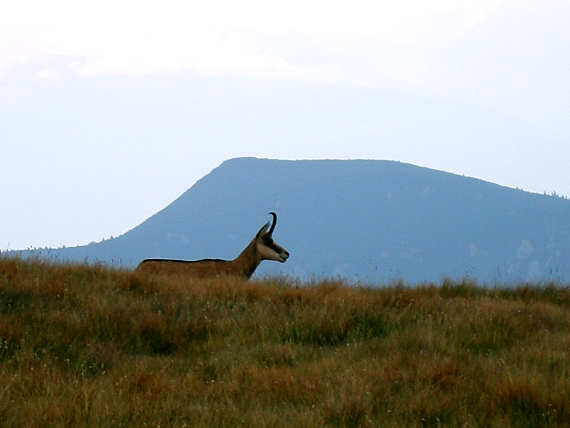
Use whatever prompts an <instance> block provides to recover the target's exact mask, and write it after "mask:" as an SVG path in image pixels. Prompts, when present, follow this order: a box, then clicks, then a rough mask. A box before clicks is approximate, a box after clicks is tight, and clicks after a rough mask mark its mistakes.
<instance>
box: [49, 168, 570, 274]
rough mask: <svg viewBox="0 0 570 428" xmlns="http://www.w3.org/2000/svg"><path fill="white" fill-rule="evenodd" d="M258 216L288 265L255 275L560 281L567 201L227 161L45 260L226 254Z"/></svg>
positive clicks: (568, 232)
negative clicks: (114, 231)
mask: <svg viewBox="0 0 570 428" xmlns="http://www.w3.org/2000/svg"><path fill="white" fill-rule="evenodd" d="M269 211H276V212H277V214H278V215H279V219H278V224H277V228H276V230H275V234H274V237H275V239H276V241H277V242H278V243H279V244H281V245H282V246H284V247H285V248H286V249H287V250H289V252H290V253H291V258H290V259H289V261H288V262H287V263H285V264H283V265H281V264H277V263H272V262H264V263H263V264H262V265H261V267H260V270H259V271H258V272H260V273H261V274H267V273H270V274H276V273H284V274H292V275H296V276H301V277H306V276H312V275H317V276H321V275H322V276H335V275H341V276H344V277H347V278H349V279H360V280H365V281H376V280H379V281H385V280H390V279H393V278H402V279H404V280H405V281H411V282H419V281H439V280H440V279H441V277H442V276H451V277H463V276H466V275H468V276H470V277H472V278H475V279H477V280H479V281H482V282H493V281H499V282H512V281H520V280H529V281H534V280H541V279H554V280H560V279H562V280H564V279H566V280H567V279H570V201H568V200H566V199H562V198H558V197H553V196H546V195H538V194H532V193H527V192H524V191H522V190H515V189H510V188H505V187H501V186H498V185H495V184H491V183H488V182H484V181H481V180H477V179H473V178H468V177H462V176H458V175H454V174H449V173H445V172H440V171H434V170H430V169H427V168H421V167H417V166H413V165H409V164H403V163H399V162H393V161H366V160H349V161H336V160H322V161H280V160H267V159H254V158H239V159H232V160H229V161H226V162H224V163H223V164H222V165H221V166H219V167H218V168H216V169H214V170H213V171H212V172H211V173H210V174H208V175H206V176H205V177H204V178H203V179H201V180H200V181H198V182H197V183H196V184H195V185H194V186H193V187H192V188H190V189H189V190H188V191H186V192H185V193H184V194H183V195H182V196H180V197H179V198H178V199H177V200H175V201H174V202H173V203H172V204H170V205H169V206H167V207H166V208H165V209H163V210H162V211H160V212H158V213H157V214H156V215H154V216H152V217H151V218H149V219H148V220H146V221H145V222H143V223H142V224H141V225H139V226H137V227H136V228H134V229H132V230H131V231H129V232H127V233H125V234H124V235H122V236H120V237H118V238H115V239H111V240H108V241H104V242H101V243H97V244H91V245H88V246H84V247H76V248H66V249H58V250H51V251H50V254H52V255H56V256H57V257H60V258H70V259H76V260H82V259H84V258H86V257H87V258H89V259H99V260H103V261H113V262H115V263H117V262H119V263H121V264H123V265H135V264H136V263H138V262H139V261H140V260H141V259H143V258H148V257H168V258H183V259H199V258H206V257H215V258H228V259H229V258H234V257H235V256H237V254H238V253H239V252H240V251H241V250H242V249H243V248H244V247H245V246H246V245H247V243H248V242H249V240H250V239H251V238H252V237H253V236H254V234H255V233H256V232H257V230H258V229H259V228H260V227H261V226H262V225H263V224H264V223H265V222H266V221H268V220H269V216H268V215H267V212H269Z"/></svg>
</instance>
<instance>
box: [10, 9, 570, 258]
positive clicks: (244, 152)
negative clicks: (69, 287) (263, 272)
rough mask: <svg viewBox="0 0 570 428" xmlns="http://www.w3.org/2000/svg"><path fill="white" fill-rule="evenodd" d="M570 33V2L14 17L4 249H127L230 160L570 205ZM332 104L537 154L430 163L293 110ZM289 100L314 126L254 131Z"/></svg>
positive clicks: (437, 153) (442, 156) (506, 151)
mask: <svg viewBox="0 0 570 428" xmlns="http://www.w3.org/2000/svg"><path fill="white" fill-rule="evenodd" d="M568 22H570V2H568V1H567V0H540V1H538V0H514V1H507V0H455V1H452V0H447V1H445V0H437V1H436V0H426V1H412V0H409V1H408V0H402V1H399V2H394V1H376V2H372V1H351V2H331V1H326V2H325V1H308V0H303V1H287V2H266V1H264V2H261V1H259V2H257V1H240V2H235V1H234V2H230V1H209V2H176V1H160V2H146V3H145V2H142V3H141V2H129V1H120V0H119V1H118V0H113V1H101V0H99V1H96V2H94V1H84V2H77V1H73V2H72V1H54V0H51V1H49V2H45V1H41V2H40V1H26V0H22V1H18V2H9V3H8V4H6V5H4V6H3V7H2V13H1V14H0V114H1V115H2V116H0V127H1V128H0V147H1V148H2V152H1V153H2V157H1V159H0V167H1V168H2V184H1V187H0V197H1V198H2V201H3V203H2V204H1V206H0V249H7V248H10V249H21V248H28V247H57V246H61V245H67V246H72V245H78V244H85V243H88V242H90V241H99V240H101V239H103V238H108V237H110V236H111V235H114V236H117V235H119V234H121V233H124V232H125V231H127V230H129V229H131V228H133V227H135V226H136V225H137V224H139V223H140V222H142V221H143V220H145V219H146V218H148V217H149V216H151V215H152V214H154V213H155V212H157V211H158V210H160V209H162V208H163V207H165V206H166V205H167V204H168V203H170V202H171V201H172V200H173V199H175V198H176V197H177V196H179V195H180V194H181V193H182V192H184V191H185V190H186V189H188V188H189V187H191V186H192V185H193V184H194V183H195V182H196V180H198V179H199V178H201V177H202V176H204V175H205V174H206V173H208V172H209V171H211V170H212V169H213V168H215V167H216V166H217V165H219V164H220V163H221V162H222V161H223V160H225V159H228V158H232V157H236V156H256V157H276V158H282V159H301V158H372V159H395V160H400V161H402V162H410V163H414V164H418V165H422V166H427V167H431V168H436V169H443V170H446V171H450V172H455V173H459V174H465V175H471V176H476V177H478V178H482V179H485V180H488V181H493V182H497V183H498V184H502V185H507V186H511V187H521V188H523V189H525V190H529V191H534V192H541V193H542V192H544V191H546V192H548V193H551V192H553V191H556V192H558V193H559V194H564V195H570V174H569V173H568V168H567V165H570V149H569V147H570V144H569V143H570V121H568V117H570V101H569V100H570V84H569V78H568V76H570V31H569V30H568V29H567V27H568V25H567V23H568ZM335 88H338V89H339V91H341V92H342V91H344V92H342V93H343V94H346V91H350V90H353V89H354V90H355V91H357V93H358V94H359V95H358V97H360V98H358V99H359V100H362V99H366V97H367V96H368V95H367V94H369V95H370V96H371V97H376V98H375V99H377V98H382V94H383V93H385V92H383V91H386V90H389V91H397V92H401V93H404V94H407V95H409V96H411V97H414V96H418V97H422V98H421V99H422V100H434V101H437V102H443V103H447V104H445V105H446V106H451V107H449V108H450V109H451V110H453V104H452V103H460V104H458V105H463V106H465V105H471V106H473V107H474V108H478V109H484V111H485V113H484V115H487V116H486V117H490V116H492V115H493V114H495V113H496V114H497V115H498V116H497V118H496V119H493V120H495V122H496V123H500V124H501V125H497V126H498V128H497V133H498V134H500V133H502V132H506V131H504V126H507V125H504V123H506V122H505V120H506V119H505V118H507V117H509V118H512V119H513V122H509V125H508V127H510V128H509V129H510V130H512V129H513V127H517V126H518V127H519V129H520V130H527V129H528V130H529V131H528V132H526V131H524V132H525V134H524V135H528V136H529V137H528V138H526V139H525V140H524V141H525V147H516V144H515V143H516V142H513V141H505V145H504V146H502V143H501V141H500V140H497V141H499V142H498V143H497V144H495V143H493V145H494V146H497V145H498V146H500V147H489V141H477V139H475V138H473V139H470V140H469V143H468V147H467V146H466V145H467V143H462V144H464V146H460V147H454V148H452V149H450V146H449V144H450V143H449V142H447V143H445V144H447V145H444V144H443V143H441V144H440V145H439V146H438V141H432V142H430V144H433V146H429V147H428V148H429V150H428V149H426V142H423V141H420V140H421V135H422V134H421V133H422V132H423V131H422V130H421V129H420V130H419V131H418V132H419V133H418V134H417V135H415V136H414V138H415V140H414V141H408V142H402V143H399V144H397V145H392V146H390V147H387V146H383V145H382V141H374V140H372V139H365V138H362V139H360V140H358V138H359V136H358V135H359V134H358V133H355V132H354V130H355V129H364V128H366V127H367V126H368V125H370V126H372V125H373V123H372V122H373V121H374V119H373V118H372V119H371V122H370V123H364V122H362V123H361V122H358V123H356V122H357V121H361V120H362V116H363V115H364V116H365V115H366V106H365V105H359V106H358V111H359V112H360V113H359V115H358V116H355V117H356V119H355V121H353V122H352V123H348V119H347V123H346V124H345V125H346V126H345V127H344V128H342V127H341V125H339V124H338V122H339V121H338V116H335V114H336V115H338V114H339V112H342V108H343V106H342V105H339V106H338V109H337V110H335V112H336V113H334V114H332V113H331V116H330V117H331V118H332V117H334V118H335V119H334V122H335V123H331V124H330V125H331V127H330V129H333V128H334V129H335V133H336V137H335V138H332V137H330V136H327V128H328V126H327V117H326V116H325V115H323V114H320V113H319V112H318V111H317V110H311V106H312V105H317V106H318V105H319V104H318V102H315V104H311V100H307V99H304V98H303V97H302V96H298V95H291V94H296V93H297V92H295V91H299V93H301V94H303V93H306V94H312V95H311V97H321V98H319V99H326V96H325V95H323V94H327V93H331V94H336V92H335ZM315 94H316V95H315ZM319 94H320V95H319ZM343 96H344V95H343ZM343 96H341V95H339V96H338V98H335V97H336V95H335V96H333V98H332V99H331V103H332V104H334V103H335V100H337V101H338V102H339V103H340V102H341V101H342V102H344V100H346V99H347V98H342V97H343ZM287 97H289V98H287ZM295 97H297V98H295ZM351 97H352V95H351ZM354 97H355V96H354ZM354 97H353V98H350V97H349V98H350V99H356V98H354ZM284 100H287V101H286V102H285V101H284ZM295 100H297V101H298V102H299V111H302V112H303V118H302V119H299V120H295V117H294V113H291V111H293V110H294V107H291V105H289V104H288V107H287V106H286V107H283V108H284V109H283V113H284V115H287V117H284V118H283V120H282V121H281V122H280V121H279V120H278V119H279V118H275V117H274V118H273V119H272V120H273V122H272V121H268V122H267V123H266V124H265V128H264V125H263V124H261V123H260V124H256V123H255V121H252V120H249V121H248V118H251V117H260V116H262V115H263V114H264V113H267V112H268V111H269V110H270V109H268V108H267V107H264V106H271V109H272V110H270V111H271V112H274V113H275V115H278V114H279V111H280V110H279V108H280V107H279V106H280V105H281V104H280V103H293V104H294V101H295ZM320 102H321V103H322V102H324V101H320ZM422 102H423V101H422ZM292 108H293V110H291V109H292ZM209 109H210V110H213V111H214V112H210V113H208V112H209ZM331 111H332V110H331ZM182 112H183V113H182ZM267 114H269V113H267ZM481 114H483V113H481ZM240 117H241V118H242V119H243V120H240ZM419 119H421V118H418V122H421V120H419ZM409 120H410V119H408V121H409ZM209 122H211V123H209ZM285 122H286V123H287V130H286V136H287V141H281V142H278V140H279V138H280V136H283V135H285V134H284V133H283V132H281V133H278V132H277V131H276V130H275V128H276V127H279V123H285ZM491 122H492V121H491V120H489V121H487V122H485V123H491ZM495 122H493V123H495ZM269 124H271V126H270V125H269ZM275 124H276V125H275ZM274 125H275V126H274ZM449 125H450V128H452V127H453V126H454V125H453V124H452V123H450V124H449ZM405 126H407V127H409V126H410V123H407V124H406V125H405ZM412 126H413V123H412ZM474 126H475V125H474ZM489 126H491V125H489ZM527 126H528V128H527ZM270 128H271V129H270ZM307 128H310V132H307ZM272 129H273V130H272ZM489 129H491V128H489ZM319 130H322V132H321V133H319ZM509 132H511V131H509ZM521 132H522V131H521ZM343 133H344V134H347V135H345V136H344V137H343V136H342V134H343ZM348 134H351V135H353V139H352V140H351V139H350V138H349V136H348ZM248 135H251V136H252V137H251V138H250V139H248ZM308 135H310V136H311V138H313V140H308V137H307V136H308ZM418 135H419V136H418ZM505 135H507V134H505ZM508 135H513V134H512V133H511V134H508ZM509 138H510V137H509ZM355 139H357V140H358V141H354V140H355ZM462 141H463V140H462ZM513 144H515V145H513ZM495 149H496V150H495ZM452 152H453V153H452ZM477 153H483V155H481V156H480V159H474V158H479V156H476V155H473V154H477ZM485 154H486V157H485ZM550 161H551V162H550Z"/></svg>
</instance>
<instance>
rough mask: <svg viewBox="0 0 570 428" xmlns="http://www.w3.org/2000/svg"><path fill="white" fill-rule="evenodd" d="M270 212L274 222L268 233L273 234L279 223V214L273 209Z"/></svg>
mask: <svg viewBox="0 0 570 428" xmlns="http://www.w3.org/2000/svg"><path fill="white" fill-rule="evenodd" d="M269 214H270V215H271V216H272V217H273V222H272V223H271V227H270V228H269V232H267V234H268V235H269V236H271V235H273V230H274V229H275V225H276V224H277V214H275V213H274V212H273V211H271V212H270V213H269Z"/></svg>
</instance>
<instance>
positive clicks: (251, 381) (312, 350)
mask: <svg viewBox="0 0 570 428" xmlns="http://www.w3.org/2000/svg"><path fill="white" fill-rule="evenodd" d="M569 310H570V290H569V289H568V288H566V287H562V286H559V285H547V286H520V287H518V288H515V289H502V290H501V289H493V290H489V289H484V288H479V287H477V286H475V285H472V284H468V283H451V282H449V281H444V282H443V283H442V284H438V285H429V284H428V285H423V286H420V287H417V288H410V287H406V286H403V285H400V284H393V285H390V286H386V287H381V288H372V287H354V286H352V287H351V286H347V285H346V284H343V282H342V281H331V280H322V281H314V282H312V283H309V284H306V283H302V284H298V283H295V282H294V281H290V280H287V279H283V278H278V279H275V278H273V279H271V278H269V279H264V280H262V281H254V282H248V283H236V282H232V281H231V280H228V279H226V280H224V279H217V280H209V281H203V280H202V281H196V282H191V281H183V280H180V279H168V278H160V277H154V278H145V277H140V276H137V275H136V274H134V273H132V272H130V271H126V270H110V269H107V268H105V267H102V266H92V265H87V264H62V263H52V262H40V261H23V260H20V259H15V258H7V257H3V258H2V257H0V344H1V347H0V421H2V426H6V427H21V426H32V427H35V426H38V427H39V426H50V427H51V426H56V427H57V426H61V427H68V426H77V427H84V426H98V427H99V426H144V424H146V426H155V427H158V426H162V427H164V426H179V427H183V426H188V427H189V426H192V427H200V426H203V427H211V426H229V427H234V426H243V427H250V426H251V427H265V426H272V427H291V426H296V427H319V426H387V427H390V426H397V427H403V426H405V427H414V426H417V427H420V426H466V427H478V426H485V427H487V426H509V425H510V426H529V427H531V426H532V427H536V426H567V423H568V421H569V420H570V316H569V315H570V313H569Z"/></svg>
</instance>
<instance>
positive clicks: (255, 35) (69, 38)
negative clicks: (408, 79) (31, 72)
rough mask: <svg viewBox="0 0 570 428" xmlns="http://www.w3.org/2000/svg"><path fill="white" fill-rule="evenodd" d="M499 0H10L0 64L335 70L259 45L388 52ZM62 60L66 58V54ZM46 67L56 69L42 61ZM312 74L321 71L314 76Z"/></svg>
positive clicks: (476, 16)
mask: <svg viewBox="0 0 570 428" xmlns="http://www.w3.org/2000/svg"><path fill="white" fill-rule="evenodd" d="M499 4H501V0H462V1H457V0H456V1H450V0H448V1H445V0H439V1H435V0H432V1H410V0H402V1H399V2H393V1H375V2H371V1H351V2H331V1H306V0H303V1H288V2H267V1H240V2H233V1H209V2H181V1H160V2H148V3H145V2H135V1H132V2H128V1H116V0H113V1H97V2H92V1H89V2H76V1H53V0H52V1H49V2H45V1H25V0H24V1H19V2H10V4H8V5H5V6H3V10H2V14H1V15H0V66H2V67H3V68H5V67H6V66H9V65H11V64H14V63H16V62H22V61H30V60H37V59H40V58H45V57H49V56H56V55H67V56H72V57H73V56H75V57H78V58H82V61H81V64H80V65H79V64H77V65H75V67H76V68H77V70H76V71H77V73H80V74H92V73H123V74H137V73H153V72H158V71H166V72H176V71H182V70H192V71H195V72H198V73H203V74H209V73H221V72H235V73H245V74H251V75H256V76H275V75H278V76H303V77H304V76H310V77H312V78H315V79H324V80H329V79H341V78H342V76H341V75H335V70H326V69H323V68H326V64H323V65H322V66H321V67H320V68H319V67H315V68H313V69H311V68H310V67H303V66H300V65H299V64H294V63H289V62H288V61H287V60H285V59H284V58H281V57H279V56H278V55H272V54H269V53H267V52H263V50H262V49H261V47H260V44H261V43H262V42H264V41H266V39H267V38H272V37H278V36H282V35H288V34H289V35H290V34H298V35H299V36H300V37H303V38H305V39H306V40H308V41H310V42H311V43H313V44H315V45H316V46H319V47H321V48H323V49H326V50H327V51H328V52H331V53H332V54H334V53H341V52H345V51H351V52H356V53H358V52H362V51H366V52H368V55H370V54H371V53H373V52H382V51H384V52H390V51H393V50H400V49H420V48H422V47H425V46H426V45H429V44H434V43H435V44H441V43H447V42H449V41H450V40H452V39H453V38H456V37H458V36H460V35H461V34H462V33H463V32H464V31H465V30H466V29H468V28H470V27H472V26H473V25H475V24H476V23H477V22H478V21H479V20H480V19H481V18H483V17H484V16H485V15H486V14H488V13H489V12H490V11H491V10H493V9H494V8H495V7H497V5H499ZM70 66H73V65H71V64H70ZM40 73H41V75H43V76H45V77H50V76H52V77H54V76H55V74H56V73H57V71H55V70H41V71H40ZM319 74H321V75H320V76H319Z"/></svg>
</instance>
